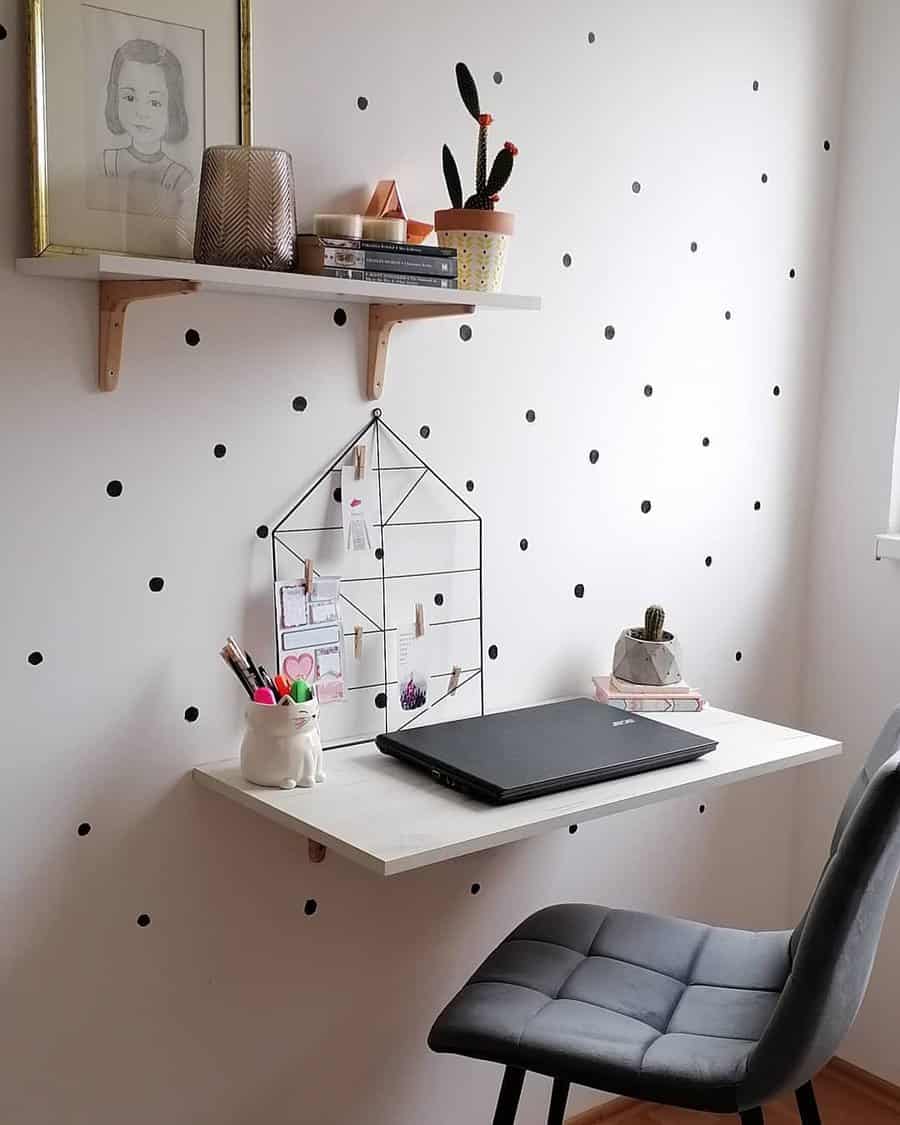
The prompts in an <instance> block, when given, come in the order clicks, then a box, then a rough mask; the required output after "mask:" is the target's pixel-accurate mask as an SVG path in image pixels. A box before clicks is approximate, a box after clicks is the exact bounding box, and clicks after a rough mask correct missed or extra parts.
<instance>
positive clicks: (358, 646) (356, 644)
mask: <svg viewBox="0 0 900 1125" xmlns="http://www.w3.org/2000/svg"><path fill="white" fill-rule="evenodd" d="M362 646H363V627H362V625H354V626H353V656H354V657H355V659H356V660H362Z"/></svg>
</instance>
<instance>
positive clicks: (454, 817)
mask: <svg viewBox="0 0 900 1125" xmlns="http://www.w3.org/2000/svg"><path fill="white" fill-rule="evenodd" d="M665 718H666V719H668V721H669V722H670V723H671V724H672V725H673V726H679V727H681V728H683V729H684V730H690V731H694V732H696V733H697V734H703V735H708V736H709V737H710V738H714V739H717V740H718V742H719V746H718V749H717V750H715V751H714V752H713V753H712V754H709V755H707V757H705V758H700V759H698V760H697V761H695V762H688V763H686V764H684V765H680V766H669V767H667V768H666V769H660V770H654V771H652V772H650V773H642V774H637V775H635V776H634V777H625V778H620V779H618V780H615V781H604V782H602V783H601V784H599V785H588V786H584V787H583V788H581V789H570V790H568V791H567V792H564V793H556V794H551V795H550V796H547V797H537V798H535V799H533V800H530V801H519V802H516V803H514V804H511V805H508V806H505V807H496V806H492V805H484V804H481V803H480V802H478V801H474V800H472V799H471V798H468V797H463V796H462V795H461V794H459V793H455V792H453V791H452V790H449V789H445V788H443V786H441V785H438V784H437V783H436V782H434V781H432V780H431V779H430V778H429V777H427V776H426V775H425V774H423V773H420V772H419V771H417V770H414V769H413V768H412V767H410V766H405V765H404V764H403V763H402V762H399V761H397V760H396V759H394V758H389V757H387V756H386V755H384V754H382V753H380V752H379V751H378V749H377V748H376V747H375V745H374V743H365V744H364V745H362V746H353V747H349V748H347V749H344V750H331V751H329V752H328V753H327V754H326V755H325V765H326V769H327V770H328V781H327V782H326V783H325V784H324V785H320V786H317V787H316V788H315V789H311V790H301V789H293V790H280V789H263V788H260V787H259V786H256V785H250V784H249V783H248V782H246V781H244V779H243V778H242V777H241V772H240V768H239V766H238V761H237V759H231V760H230V761H225V762H214V763H212V764H210V765H206V766H200V767H198V768H197V769H195V770H194V771H193V773H194V779H195V780H196V781H197V782H199V784H200V785H202V786H204V787H205V788H207V789H212V790H213V792H215V793H220V794H221V795H222V796H223V797H228V798H229V800H232V801H237V803H238V804H241V805H244V806H246V808H248V809H251V810H252V811H253V812H257V813H259V814H260V815H261V816H265V817H267V818H268V819H269V820H274V821H275V822H276V823H277V824H281V825H284V827H285V828H289V829H291V831H293V832H299V833H300V834H301V835H303V836H306V837H308V838H309V840H310V841H311V843H313V844H316V845H321V846H323V847H326V848H333V849H334V850H335V851H336V852H339V853H340V854H341V855H343V856H346V858H347V859H350V860H353V861H354V862H355V863H359V864H362V866H363V867H368V868H369V869H370V870H371V871H375V872H377V873H378V874H379V875H398V874H399V873H400V872H402V871H412V870H414V869H415V868H417V867H428V866H429V865H430V864H432V863H440V862H441V861H442V860H445V859H453V858H454V857H455V856H460V855H469V854H470V853H472V852H480V851H484V850H485V849H486V848H494V847H496V846H497V845H498V844H508V843H510V842H511V841H513V840H524V839H526V838H527V837H529V836H538V835H540V834H541V833H543V832H550V831H551V830H553V829H555V828H561V827H564V826H565V825H567V824H573V823H576V822H578V821H586V820H594V819H596V818H597V817H601V816H610V815H611V814H612V813H617V812H624V811H625V810H627V809H635V808H640V807H641V806H643V805H650V804H654V803H655V802H657V801H665V800H667V799H668V798H670V797H685V796H689V795H691V794H695V793H696V794H700V793H703V792H705V791H708V790H709V789H710V788H712V787H714V786H717V785H726V784H728V783H729V782H732V781H743V780H744V779H746V778H751V777H760V776H762V775H763V774H767V773H774V772H775V771H777V770H783V769H789V768H790V767H791V766H800V765H804V764H805V763H807V762H815V761H818V760H819V759H821V758H829V757H832V756H834V755H836V754H839V753H840V752H841V744H840V743H839V742H835V741H833V740H832V739H830V738H821V737H819V736H818V735H815V734H805V733H803V732H802V731H796V730H790V729H789V728H788V727H779V726H774V725H773V724H772V723H764V722H761V721H760V720H759V719H750V718H747V717H746V716H744V715H735V714H732V713H731V712H729V711H720V710H718V709H717V708H711V709H710V710H708V711H703V712H701V713H700V714H693V715H691V714H679V715H674V716H671V715H670V716H666V717H665ZM318 852H319V854H318V855H317V856H316V858H321V849H318ZM311 854H312V853H311Z"/></svg>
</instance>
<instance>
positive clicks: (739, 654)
mask: <svg viewBox="0 0 900 1125" xmlns="http://www.w3.org/2000/svg"><path fill="white" fill-rule="evenodd" d="M734 658H735V660H737V661H738V663H740V661H742V660H743V659H744V654H743V653H742V652H741V650H740V649H738V651H737V652H736V653H735V654H734Z"/></svg>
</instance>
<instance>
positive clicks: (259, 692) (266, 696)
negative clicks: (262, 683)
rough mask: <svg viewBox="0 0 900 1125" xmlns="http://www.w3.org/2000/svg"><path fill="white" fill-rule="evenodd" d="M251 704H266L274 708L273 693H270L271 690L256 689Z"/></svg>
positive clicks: (265, 688)
mask: <svg viewBox="0 0 900 1125" xmlns="http://www.w3.org/2000/svg"><path fill="white" fill-rule="evenodd" d="M253 702H254V703H268V704H271V705H272V706H274V705H275V693H274V692H273V691H272V689H271V688H267V687H258V688H257V689H256V691H255V692H254V693H253Z"/></svg>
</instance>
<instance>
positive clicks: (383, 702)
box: [375, 691, 387, 711]
mask: <svg viewBox="0 0 900 1125" xmlns="http://www.w3.org/2000/svg"><path fill="white" fill-rule="evenodd" d="M375 706H376V707H377V708H378V710H379V711H383V710H384V709H385V707H387V696H386V695H385V694H384V692H383V691H380V692H379V693H378V694H377V695H376V696H375Z"/></svg>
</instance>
